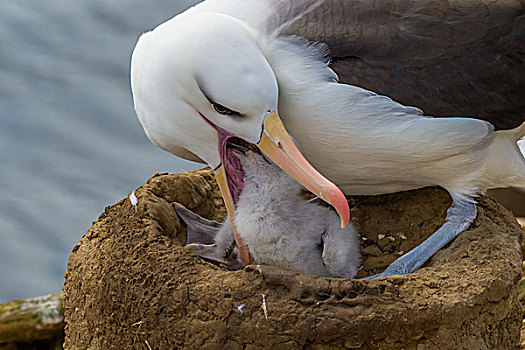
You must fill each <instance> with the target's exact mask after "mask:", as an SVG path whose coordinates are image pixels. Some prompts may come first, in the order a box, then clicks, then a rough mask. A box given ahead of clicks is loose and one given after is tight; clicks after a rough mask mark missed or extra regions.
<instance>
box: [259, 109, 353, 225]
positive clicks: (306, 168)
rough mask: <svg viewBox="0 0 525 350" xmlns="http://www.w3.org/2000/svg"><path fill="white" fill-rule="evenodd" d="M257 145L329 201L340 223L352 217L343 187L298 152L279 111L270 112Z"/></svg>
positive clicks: (292, 175)
mask: <svg viewBox="0 0 525 350" xmlns="http://www.w3.org/2000/svg"><path fill="white" fill-rule="evenodd" d="M263 127H264V130H263V134H262V137H261V141H259V143H258V144H257V147H259V149H260V150H261V151H262V152H263V153H264V154H265V155H266V156H267V157H268V158H270V159H271V160H272V162H274V163H275V164H276V165H277V166H278V167H279V168H281V169H282V170H284V171H285V172H286V173H288V175H290V176H291V177H293V178H294V179H295V180H296V181H297V182H299V183H300V184H301V185H303V186H304V187H306V188H307V189H308V190H309V191H310V192H312V193H313V194H315V195H317V196H318V197H319V198H321V199H322V200H324V201H325V202H327V203H328V204H330V205H331V206H332V207H334V209H335V210H336V211H337V213H338V214H339V217H340V218H341V227H345V226H346V225H347V224H348V222H349V220H350V209H349V208H348V202H347V201H346V198H345V195H344V194H343V192H341V190H340V189H339V188H338V187H337V186H336V185H335V184H333V183H332V182H330V181H329V180H328V179H326V178H325V177H324V176H323V175H321V174H320V173H319V172H318V171H317V170H315V168H314V167H313V166H312V165H311V164H310V163H308V161H307V160H306V159H305V158H304V156H303V155H302V154H301V152H299V150H298V149H297V146H295V143H294V142H293V139H292V137H291V136H290V135H289V134H288V132H287V131H286V129H285V127H284V125H283V122H282V121H281V119H280V118H279V115H277V113H269V114H268V115H267V116H266V118H265V120H264V124H263Z"/></svg>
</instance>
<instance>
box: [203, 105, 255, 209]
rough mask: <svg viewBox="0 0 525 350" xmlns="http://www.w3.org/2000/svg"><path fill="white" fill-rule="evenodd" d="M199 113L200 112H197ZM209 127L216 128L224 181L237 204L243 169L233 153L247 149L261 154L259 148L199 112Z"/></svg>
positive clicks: (244, 151)
mask: <svg viewBox="0 0 525 350" xmlns="http://www.w3.org/2000/svg"><path fill="white" fill-rule="evenodd" d="M199 114H200V113H199ZM200 115H201V117H202V119H204V120H205V121H206V122H207V123H208V124H209V125H210V126H211V127H213V128H214V129H215V130H217V133H218V135H219V145H218V146H219V155H220V157H221V162H222V166H223V167H224V171H225V172H226V181H227V183H228V188H229V190H230V193H231V196H232V199H233V203H234V204H237V201H238V200H239V195H240V194H241V192H242V190H243V188H244V171H243V168H242V164H241V161H240V160H239V158H238V157H237V156H236V155H235V152H241V153H246V152H248V151H252V152H255V153H257V154H262V153H261V151H260V150H259V148H258V147H257V146H256V145H254V144H253V143H249V142H248V141H245V140H243V139H241V138H240V137H237V136H236V135H234V134H232V133H231V132H229V131H226V130H224V129H222V128H220V127H218V126H217V125H215V124H213V123H212V122H211V121H209V120H208V119H207V118H206V117H205V116H203V115H202V114H200Z"/></svg>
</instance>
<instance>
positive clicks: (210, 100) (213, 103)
mask: <svg viewBox="0 0 525 350" xmlns="http://www.w3.org/2000/svg"><path fill="white" fill-rule="evenodd" d="M195 81H196V82H197V86H198V87H199V90H200V91H201V92H202V94H203V95H204V97H206V99H207V100H208V102H209V103H210V104H212V105H219V106H221V107H224V108H227V109H229V110H230V111H232V113H233V114H234V115H237V116H242V115H243V114H242V113H239V112H237V111H235V110H233V109H231V108H229V107H226V106H225V105H223V104H220V103H217V102H215V101H214V100H212V99H211V98H210V97H209V96H208V94H207V93H206V92H205V89H203V88H202V84H201V83H200V79H199V78H198V77H196V78H195Z"/></svg>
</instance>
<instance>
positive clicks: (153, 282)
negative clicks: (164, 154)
mask: <svg viewBox="0 0 525 350" xmlns="http://www.w3.org/2000/svg"><path fill="white" fill-rule="evenodd" d="M135 193H136V195H137V197H138V205H137V208H134V207H133V206H132V205H131V204H130V201H129V200H128V199H123V200H121V201H119V202H118V203H116V204H115V205H113V206H110V207H107V208H106V210H105V212H104V213H103V214H102V215H101V216H100V218H99V219H98V221H97V222H95V223H94V224H93V226H92V227H91V229H90V230H89V231H88V232H87V234H86V235H85V236H84V237H83V238H82V239H81V241H80V242H79V243H78V244H77V246H75V248H74V249H73V252H72V254H71V256H70V259H69V264H68V269H67V272H66V282H65V284H64V287H63V290H64V307H65V320H66V341H65V344H64V348H65V349H150V348H151V349H173V348H182V347H184V348H196V349H263V348H265V349H266V348H276V349H294V348H307V349H331V348H334V349H338V348H363V349H515V348H518V347H519V339H520V326H521V319H522V309H521V306H520V304H519V301H518V289H517V284H518V281H519V280H520V277H521V250H520V243H521V239H522V232H521V230H520V229H519V226H518V224H517V223H516V220H515V219H514V218H513V217H512V215H511V214H510V212H509V211H508V210H506V209H504V208H503V207H502V206H500V205H498V204H497V203H495V202H494V201H493V200H491V199H490V198H480V199H479V205H478V217H477V219H476V221H475V223H474V224H473V225H472V227H471V228H470V229H469V230H468V231H466V232H465V233H463V234H462V235H460V237H458V238H457V239H456V240H455V241H454V242H452V244H450V246H449V247H447V248H446V249H443V250H442V251H441V252H439V253H438V254H437V255H436V256H435V257H434V258H433V259H432V260H431V261H430V262H429V263H428V264H427V266H426V267H425V268H423V269H421V270H419V271H417V272H416V273H414V274H411V275H407V276H398V277H393V278H387V279H381V280H374V281H361V280H344V279H329V278H323V277H316V276H310V275H304V274H300V273H296V272H293V271H288V270H283V269H279V268H275V267H270V266H261V267H260V268H258V267H256V266H252V267H250V268H247V269H245V270H243V271H228V270H226V269H224V268H222V267H219V266H215V265H212V264H210V263H208V262H205V261H203V260H201V259H199V258H197V257H196V256H195V255H194V254H193V253H191V252H189V251H187V250H185V249H184V248H183V247H182V244H183V243H184V241H185V228H184V226H183V224H181V223H180V222H179V220H178V218H177V215H176V214H175V211H174V210H173V209H172V207H171V205H170V203H172V202H174V201H178V202H180V203H182V204H183V205H185V206H186V207H188V208H190V209H192V210H194V211H195V212H197V213H198V214H200V215H202V216H204V217H208V218H212V219H215V220H222V219H224V215H225V210H224V208H223V206H222V205H223V204H222V200H221V197H220V194H219V192H218V189H217V186H216V184H215V182H214V180H213V174H212V172H211V171H209V170H203V171H197V172H190V173H185V174H175V175H157V176H154V177H153V178H151V179H150V180H149V181H148V182H147V184H145V185H144V186H142V187H141V188H139V189H138V190H137V191H136V192H135ZM349 202H350V204H351V208H352V220H353V222H354V223H355V225H356V226H357V228H358V229H359V232H360V233H361V235H362V237H363V238H366V240H365V239H363V240H362V250H363V252H364V264H365V269H364V271H363V272H361V274H362V275H365V274H370V273H375V272H378V271H380V270H381V268H382V267H384V266H386V265H387V264H388V263H389V262H390V261H391V260H392V259H394V258H395V257H397V256H398V255H399V252H400V251H403V252H406V251H408V250H409V249H410V248H411V247H413V246H415V245H416V244H417V243H419V242H420V241H421V240H422V239H424V238H425V236H427V235H428V234H430V233H431V232H433V231H434V230H435V229H436V228H437V227H439V226H440V225H441V224H442V222H443V219H444V217H445V213H446V209H447V207H448V205H449V204H450V201H449V199H448V195H447V194H446V193H445V192H444V191H442V190H439V189H434V188H430V189H423V190H418V191H411V192H407V193H400V194H394V195H386V196H377V197H353V198H351V199H350V200H349ZM378 235H385V237H382V236H380V237H382V238H380V239H379V238H378ZM263 294H264V295H265V300H266V310H267V318H266V317H265V313H264V310H263V304H262V302H263ZM242 304H244V305H245V306H244V307H243V308H242V312H239V311H237V308H238V307H239V306H240V305H242Z"/></svg>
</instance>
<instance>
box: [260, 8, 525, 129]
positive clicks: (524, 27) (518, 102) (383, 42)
mask: <svg viewBox="0 0 525 350" xmlns="http://www.w3.org/2000/svg"><path fill="white" fill-rule="evenodd" d="M266 1H267V2H269V3H271V4H272V6H275V8H276V9H278V10H279V11H282V12H283V13H285V14H286V15H285V16H283V18H284V19H286V21H284V22H282V23H280V25H281V26H282V28H280V29H279V30H280V31H281V32H282V33H284V34H295V35H299V36H303V37H305V38H307V39H309V40H313V41H319V42H325V43H327V44H328V46H329V47H330V49H331V55H332V57H333V65H332V67H333V68H334V70H335V71H336V72H337V73H338V74H339V76H340V78H341V81H342V82H345V83H349V84H352V85H357V86H361V87H364V88H366V89H369V90H372V91H375V92H377V93H380V94H384V95H388V96H389V97H391V98H392V99H394V100H397V101H398V102H400V103H403V104H405V105H413V106H417V107H419V108H421V109H423V110H424V112H425V114H427V115H435V116H470V117H475V118H480V119H484V120H487V121H490V122H491V123H492V124H494V125H495V126H496V129H502V128H511V127H516V126H518V125H519V124H521V123H522V122H523V121H525V113H524V110H525V0H500V1H489V0H448V1H447V0H418V1H414V0H321V1H297V0H296V1H289V2H287V3H288V4H290V3H292V4H293V3H296V4H298V5H288V6H285V5H283V4H285V3H286V2H283V1H279V0H266ZM312 4H313V5H312ZM294 8H295V9H294ZM304 9H306V10H304ZM293 16H297V17H296V18H293Z"/></svg>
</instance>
